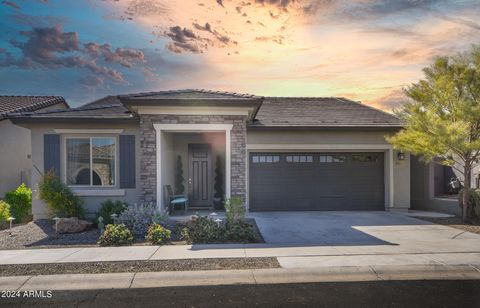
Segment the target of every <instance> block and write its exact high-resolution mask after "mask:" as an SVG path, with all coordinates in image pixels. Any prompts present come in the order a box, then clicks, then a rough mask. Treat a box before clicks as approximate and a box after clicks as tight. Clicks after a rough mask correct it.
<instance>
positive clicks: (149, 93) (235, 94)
mask: <svg viewBox="0 0 480 308" xmlns="http://www.w3.org/2000/svg"><path fill="white" fill-rule="evenodd" d="M189 92H199V93H207V94H220V95H231V96H238V97H243V98H257V97H258V98H262V97H263V96H257V95H254V94H250V93H239V92H232V91H220V90H209V89H190V88H187V89H174V90H160V91H150V92H139V93H128V94H121V95H118V96H119V97H135V96H154V95H160V94H178V93H189Z"/></svg>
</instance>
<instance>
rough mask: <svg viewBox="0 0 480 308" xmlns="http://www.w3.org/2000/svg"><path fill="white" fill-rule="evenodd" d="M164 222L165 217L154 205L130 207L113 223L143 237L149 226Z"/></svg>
mask: <svg viewBox="0 0 480 308" xmlns="http://www.w3.org/2000/svg"><path fill="white" fill-rule="evenodd" d="M165 221H166V217H165V215H162V213H161V212H160V211H159V210H158V209H157V207H156V205H155V204H141V205H140V206H137V205H134V206H130V207H128V208H127V209H126V210H125V211H123V212H122V213H121V214H120V215H119V216H118V217H117V218H116V219H115V223H119V224H124V225H125V226H127V228H128V229H130V230H131V231H132V232H133V233H134V234H135V236H138V237H144V236H145V234H146V233H147V229H148V227H149V226H150V225H151V224H154V223H158V224H162V223H163V222H165Z"/></svg>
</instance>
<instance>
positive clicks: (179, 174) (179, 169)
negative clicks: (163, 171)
mask: <svg viewBox="0 0 480 308" xmlns="http://www.w3.org/2000/svg"><path fill="white" fill-rule="evenodd" d="M175 169H176V170H175V194H176V195H183V193H184V192H185V186H184V185H183V183H184V182H185V178H184V177H183V165H182V157H181V156H180V155H178V158H177V165H176V168H175Z"/></svg>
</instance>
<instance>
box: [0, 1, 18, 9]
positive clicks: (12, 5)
mask: <svg viewBox="0 0 480 308" xmlns="http://www.w3.org/2000/svg"><path fill="white" fill-rule="evenodd" d="M2 4H5V5H7V6H9V7H12V8H14V9H16V10H20V7H19V6H18V5H17V4H16V3H15V2H12V1H2Z"/></svg>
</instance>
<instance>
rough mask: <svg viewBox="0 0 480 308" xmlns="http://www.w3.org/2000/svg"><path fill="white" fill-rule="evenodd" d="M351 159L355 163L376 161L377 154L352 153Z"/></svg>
mask: <svg viewBox="0 0 480 308" xmlns="http://www.w3.org/2000/svg"><path fill="white" fill-rule="evenodd" d="M352 161H354V162H357V163H376V162H378V155H376V154H355V155H352Z"/></svg>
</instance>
